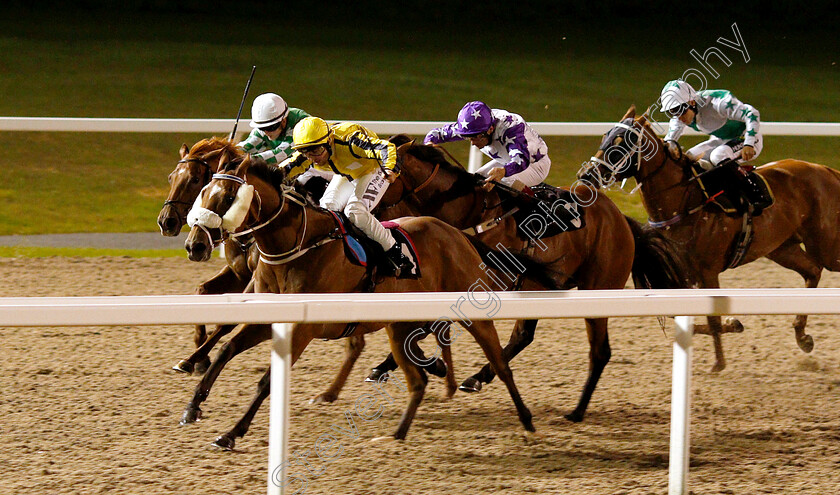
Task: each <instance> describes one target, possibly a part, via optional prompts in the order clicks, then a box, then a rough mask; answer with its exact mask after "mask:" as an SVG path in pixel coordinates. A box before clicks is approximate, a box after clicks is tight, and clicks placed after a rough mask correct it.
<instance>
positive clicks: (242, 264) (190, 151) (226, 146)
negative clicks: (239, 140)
mask: <svg viewBox="0 0 840 495" xmlns="http://www.w3.org/2000/svg"><path fill="white" fill-rule="evenodd" d="M223 152H224V153H227V154H229V155H230V156H243V154H244V152H243V151H242V149H241V148H238V147H237V146H236V143H234V142H233V141H231V140H229V139H226V138H218V137H212V138H208V139H202V140H201V141H199V142H197V143H195V144H194V145H193V146H192V148H187V145H186V144H183V145H181V149H180V150H179V153H180V156H181V159H180V160H179V161H178V163H177V164H176V165H175V169H174V170H173V171H172V172H171V173H170V174H169V196H167V198H166V201H164V202H163V208H161V210H160V213H159V214H158V218H157V223H158V227H160V233H161V234H162V235H165V236H168V237H175V236H177V235H178V234H179V233H180V232H181V229H182V228H183V227H184V225H185V224H186V223H187V213H188V212H189V210H190V208H191V207H192V205H193V203H194V202H195V198H197V197H198V193H199V192H200V191H201V189H202V188H203V187H204V186H206V185H207V183H208V182H210V177H211V176H212V175H213V174H214V173H216V171H217V170H218V169H219V157H220V156H221V154H222V153H223ZM224 251H225V259H226V261H227V264H226V265H225V266H224V267H223V268H222V269H221V270H220V271H219V273H217V274H216V275H215V276H213V277H212V278H210V279H209V280H206V281H204V282H202V283H201V284H199V285H198V287H197V288H196V291H195V293H196V294H224V293H235V292H243V291H244V290H245V289H246V287H247V286H248V282H250V280H251V273H252V271H253V269H254V267H255V266H256V264H257V257H256V253H257V252H256V249H251V248H250V245H249V244H248V243H247V242H241V240H239V239H238V238H231V239H228V240H227V241H225V250H224ZM232 328H233V326H231V325H224V326H222V327H221V328H219V329H217V330H216V331H215V332H214V334H216V335H218V336H221V335H224V334H225V333H228V332H229V331H230V330H231V329H232ZM193 338H194V341H195V346H196V348H200V347H201V345H202V344H204V343H205V341H206V339H207V332H206V328H205V326H204V325H196V327H195V334H194V337H193ZM209 365H210V359H209V358H208V357H207V356H206V355H204V356H202V357H201V358H196V359H186V360H181V361H180V362H179V363H178V364H176V365H175V366H173V369H174V370H176V371H179V372H182V373H192V372H193V371H194V370H195V371H197V372H199V373H203V372H204V371H205V370H206V369H207V366H209Z"/></svg>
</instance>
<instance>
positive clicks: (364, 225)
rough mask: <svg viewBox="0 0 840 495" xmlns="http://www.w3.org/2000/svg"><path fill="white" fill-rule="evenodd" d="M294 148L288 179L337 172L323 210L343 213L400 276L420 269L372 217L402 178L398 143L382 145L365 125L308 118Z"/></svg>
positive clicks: (298, 127)
mask: <svg viewBox="0 0 840 495" xmlns="http://www.w3.org/2000/svg"><path fill="white" fill-rule="evenodd" d="M292 148H293V149H294V150H295V152H294V154H292V156H291V157H290V158H288V159H286V160H285V161H284V162H283V163H281V166H282V167H284V170H285V172H286V175H287V177H289V178H292V177H295V176H296V175H297V174H300V173H301V172H303V171H305V170H308V169H309V168H310V167H312V168H314V169H316V170H321V171H331V172H333V173H334V174H335V175H334V176H333V178H332V180H331V181H330V184H329V186H327V190H326V191H324V196H323V197H322V198H321V201H320V203H321V207H322V208H326V209H328V210H332V211H342V210H343V211H344V214H345V215H347V218H348V219H349V220H350V222H352V223H353V225H355V226H356V227H358V228H359V229H360V230H361V231H362V232H364V233H365V234H367V236H368V237H369V238H371V239H372V240H374V241H376V242H378V243H379V244H380V245H381V246H382V249H384V250H385V254H386V255H387V257H388V260H389V261H390V262H391V263H392V264H393V266H394V272H395V274H397V275H399V274H400V272H402V271H404V270H407V271H408V272H411V271H413V269H414V264H413V262H412V261H411V259H410V258H409V257H408V256H406V255H405V254H404V253H403V252H402V249H403V248H402V245H400V244H398V243H397V242H396V241H395V240H394V237H393V236H392V235H391V232H390V231H389V230H388V229H386V228H385V227H383V226H382V224H381V223H379V221H378V220H377V219H376V218H374V216H373V215H372V214H371V213H370V211H371V210H372V209H373V208H374V207H376V205H377V204H378V203H379V200H381V199H382V196H383V194H385V190H386V189H388V185H389V183H391V182H394V180H396V178H397V175H398V174H399V167H398V165H397V148H396V146H394V143H391V142H389V141H385V140H383V139H379V137H378V136H377V135H376V134H375V133H374V132H372V131H370V130H368V129H365V128H364V127H362V126H361V125H359V124H354V123H352V122H343V123H338V124H333V125H328V124H327V123H326V121H324V120H323V119H321V118H318V117H307V118H305V119H303V120H301V121H300V122H299V123H298V124H297V125H296V126H295V130H294V135H293V143H292Z"/></svg>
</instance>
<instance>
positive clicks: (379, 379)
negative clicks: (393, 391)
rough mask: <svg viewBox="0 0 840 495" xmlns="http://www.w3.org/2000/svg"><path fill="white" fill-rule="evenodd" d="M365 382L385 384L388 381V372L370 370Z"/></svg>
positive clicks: (375, 369)
mask: <svg viewBox="0 0 840 495" xmlns="http://www.w3.org/2000/svg"><path fill="white" fill-rule="evenodd" d="M365 381H366V382H376V383H385V382H387V381H388V372H387V371H385V370H380V369H377V368H373V369H372V370H370V374H369V375H368V376H367V378H365Z"/></svg>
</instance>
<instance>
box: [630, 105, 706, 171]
mask: <svg viewBox="0 0 840 495" xmlns="http://www.w3.org/2000/svg"><path fill="white" fill-rule="evenodd" d="M648 110H649V109H648ZM642 118H644V119H645V120H644V122H642V125H643V126H644V127H645V129H647V130H648V131H650V134H651V135H652V136H653V137H655V138H656V140H657V141H659V145H660V146H662V147H663V150H662V151H664V152H665V154H666V155H668V158H670V159H671V160H672V161H673V162H674V163H675V164H677V165H679V166H680V167H682V168H683V169H685V168H687V167H691V166H693V165H697V164H698V163H699V161H700V160H692V159H691V158H689V157H688V155H686V154H685V152H684V151H683V149H682V146H680V144H679V143H677V146H679V147H680V157H679V158H674V157H673V156H672V155H671V153H670V152H669V151H668V149H667V148H666V147H665V141H663V140H662V138H660V137H659V135H658V134H656V132H654V130H653V126H651V125H650V121H649V120H648V119H647V117H646V116H645V115H642V116H641V117H639V119H642Z"/></svg>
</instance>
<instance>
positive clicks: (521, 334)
mask: <svg viewBox="0 0 840 495" xmlns="http://www.w3.org/2000/svg"><path fill="white" fill-rule="evenodd" d="M397 154H398V156H399V157H400V160H401V169H400V170H401V172H400V180H398V181H397V182H395V184H394V186H395V187H394V189H395V193H394V194H395V195H397V196H398V199H397V201H396V204H394V205H392V206H390V208H394V209H396V210H398V211H399V210H401V211H402V213H404V214H409V213H410V214H414V215H428V216H433V217H435V218H439V219H441V220H443V221H445V222H446V223H448V224H450V225H453V226H455V227H457V228H459V229H465V230H468V231H472V230H478V231H479V233H478V239H479V240H481V241H482V242H484V243H485V244H488V245H491V246H496V245H499V244H501V245H503V246H505V247H506V248H507V249H509V250H511V251H513V252H526V251H531V252H532V253H533V257H534V259H536V260H538V261H540V262H542V263H545V264H546V266H547V267H549V268H550V269H551V270H553V271H555V272H558V273H561V274H562V279H561V280H560V282H561V283H562V285H563V287H564V288H573V287H577V288H578V289H581V290H595V289H623V288H624V286H625V284H626V282H627V279H628V278H629V276H630V274H631V270H632V274H633V278H634V282H636V285H637V286H643V287H647V288H650V287H656V288H681V287H686V286H687V285H688V284H689V283H690V282H689V281H688V278H687V273H686V272H687V270H686V267H685V261H684V260H683V259H682V258H681V256H680V254H679V253H678V252H677V251H676V250H674V249H673V248H672V247H671V245H670V242H669V241H668V240H667V239H665V238H664V237H663V236H662V235H661V234H659V233H658V232H656V231H654V230H653V229H649V228H645V227H643V226H642V225H640V224H639V223H638V222H636V221H635V220H632V219H630V218H628V217H626V216H624V215H623V214H622V213H621V212H620V211H619V209H618V207H616V205H615V203H613V202H612V200H610V199H609V198H608V197H607V196H606V195H603V194H600V195H599V194H596V193H595V192H594V191H593V190H589V189H587V188H586V187H583V186H580V187H575V189H574V192H575V194H576V195H577V196H578V197H580V198H581V199H580V202H581V203H582V204H584V205H586V206H582V205H579V208H580V209H581V210H583V216H584V219H585V226H584V227H583V228H581V229H579V230H573V231H569V232H563V233H560V234H558V235H554V236H551V237H548V238H544V239H541V240H539V241H534V240H532V239H531V237H532V236H530V235H528V234H526V232H525V231H524V230H523V229H522V228H521V227H518V226H517V222H516V220H515V218H514V216H512V215H508V214H507V212H509V211H511V210H512V209H513V208H515V207H523V208H527V207H528V206H527V203H528V202H529V201H531V199H530V198H529V197H525V196H524V195H521V197H517V195H516V193H511V192H507V193H504V192H503V193H500V192H499V191H498V189H493V190H490V191H486V190H485V189H483V188H481V187H478V181H481V180H483V178H481V177H477V176H475V175H473V174H470V173H468V172H467V171H465V170H464V169H463V168H462V167H457V166H455V165H452V164H450V163H449V161H448V160H447V159H446V157H445V155H444V154H443V152H442V151H441V148H439V147H435V146H426V145H417V144H414V143H413V142H411V143H405V144H403V145H401V146H400V147H399V148H398V150H397ZM388 192H389V193H391V191H390V188H389V191H388ZM387 199H388V198H385V199H383V204H384V206H383V208H384V209H385V211H384V212H383V214H381V215H380V218H383V217H387V216H390V215H393V214H395V212H388V209H389V206H388V205H387V203H386V201H387ZM537 211H539V210H537ZM496 219H499V220H496ZM491 225H495V226H491ZM477 226H481V227H479V228H476V227H477ZM484 229H486V230H484ZM482 230H483V232H482ZM523 288H524V289H525V290H529V289H530V290H534V289H543V288H544V287H539V286H537V285H535V283H534V282H532V281H531V282H526V283H525V284H524V285H523ZM607 321H608V320H607V318H587V319H585V323H586V332H587V335H588V337H589V346H590V352H589V374H588V376H587V379H586V383H585V384H584V388H583V391H582V393H581V397H580V399H579V401H578V404H577V406H576V407H575V409H574V411H572V412H571V413H569V414H567V415H566V418H567V419H569V420H571V421H575V422H577V421H581V420H583V417H584V414H585V412H586V408H587V406H588V404H589V401H590V399H591V397H592V393H593V392H594V391H595V388H596V385H597V384H598V380H599V378H600V376H601V373H602V371H603V370H604V368H605V366H606V365H607V363H608V362H609V360H610V356H611V350H610V344H609V337H608V331H607ZM536 325H537V320H519V321H517V322H516V325H515V327H514V330H513V332H512V333H511V336H510V341H509V342H508V344H507V345H506V346H505V348H504V352H505V358H506V359H507V360H510V359H512V358H513V357H514V356H516V355H517V354H518V353H519V352H520V351H521V350H522V349H524V348H525V347H527V346H528V345H529V344H530V343H531V342H532V341H533V338H534V331H535V329H536ZM492 379H493V371H492V369H491V368H490V366H489V365H485V366H484V368H482V369H481V370H480V371H479V372H478V373H476V374H475V375H473V376H472V377H470V378H468V379H467V380H465V381H464V383H463V385H462V386H461V389H462V390H465V391H478V390H480V389H481V384H482V383H488V382H490V381H491V380H492Z"/></svg>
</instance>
